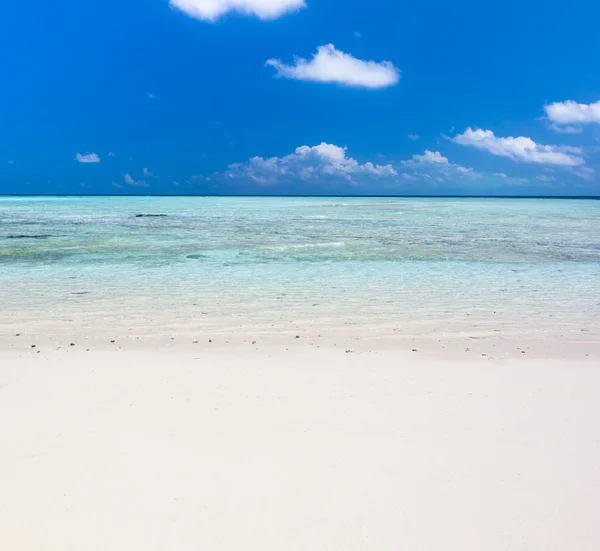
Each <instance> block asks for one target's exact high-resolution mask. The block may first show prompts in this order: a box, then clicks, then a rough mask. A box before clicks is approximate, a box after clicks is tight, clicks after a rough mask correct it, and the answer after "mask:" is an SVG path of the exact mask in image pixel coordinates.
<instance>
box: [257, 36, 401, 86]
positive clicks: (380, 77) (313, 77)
mask: <svg viewBox="0 0 600 551" xmlns="http://www.w3.org/2000/svg"><path fill="white" fill-rule="evenodd" d="M266 64H267V65H268V66H271V67H274V68H275V70H276V71H277V76H279V77H284V78H290V79H295V80H308V81H313V82H328V83H336V84H342V85H344V86H351V87H355V88H387V87H389V86H393V85H394V84H396V83H397V82H398V81H399V80H400V71H399V70H398V69H397V68H396V67H394V65H393V64H392V63H391V62H389V61H381V62H376V61H363V60H362V59H357V58H355V57H353V56H351V55H350V54H346V53H344V52H342V51H340V50H336V48H335V46H334V45H333V44H326V45H325V46H320V47H319V48H317V53H316V54H315V55H314V56H313V57H312V59H310V60H306V59H303V58H301V57H295V59H294V64H292V65H286V64H285V63H283V62H282V61H281V60H279V59H269V60H268V61H267V62H266Z"/></svg>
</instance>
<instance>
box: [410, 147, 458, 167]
mask: <svg viewBox="0 0 600 551" xmlns="http://www.w3.org/2000/svg"><path fill="white" fill-rule="evenodd" d="M415 163H416V164H440V165H447V164H449V161H448V159H447V158H446V157H444V156H443V155H442V154H441V153H440V152H439V151H429V149H426V150H425V153H424V154H423V155H413V156H412V159H411V160H410V161H404V164H415Z"/></svg>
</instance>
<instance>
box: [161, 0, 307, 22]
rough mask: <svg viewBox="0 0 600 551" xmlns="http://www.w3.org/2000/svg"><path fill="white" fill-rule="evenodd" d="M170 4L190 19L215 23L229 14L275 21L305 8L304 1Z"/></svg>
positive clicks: (173, 0)
mask: <svg viewBox="0 0 600 551" xmlns="http://www.w3.org/2000/svg"><path fill="white" fill-rule="evenodd" d="M170 4H171V6H172V7H174V8H176V9H178V10H180V11H182V12H183V13H185V14H187V15H189V16H190V17H195V18H196V19H203V20H205V21H215V20H216V19H218V18H219V17H221V16H222V15H225V14H226V13H229V12H237V13H241V14H243V15H251V16H254V17H258V18H259V19H277V18H278V17H281V16H282V15H284V14H286V13H289V12H292V11H296V10H299V9H301V8H303V7H304V6H306V3H305V0H170Z"/></svg>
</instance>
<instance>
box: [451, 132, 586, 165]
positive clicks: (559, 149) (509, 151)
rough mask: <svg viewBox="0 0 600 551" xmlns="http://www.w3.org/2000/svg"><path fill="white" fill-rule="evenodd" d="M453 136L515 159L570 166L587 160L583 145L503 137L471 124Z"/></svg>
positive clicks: (454, 140) (456, 141) (468, 143)
mask: <svg viewBox="0 0 600 551" xmlns="http://www.w3.org/2000/svg"><path fill="white" fill-rule="evenodd" d="M451 140H452V141H453V142H455V143H457V144H460V145H466V146H470V147H474V148H476V149H481V150H484V151H488V152H489V153H491V154H492V155H498V156H501V157H508V158H510V159H512V160H513V161H521V162H525V163H536V164H547V165H559V166H567V167H569V166H571V167H572V166H578V165H582V164H584V163H585V161H584V160H583V158H582V157H581V154H582V150H581V148H579V147H569V146H558V145H542V144H538V143H536V142H534V141H533V140H532V139H531V138H526V137H524V136H519V137H516V138H513V137H508V138H499V137H497V136H495V135H494V133H493V132H492V131H491V130H481V129H476V130H473V129H471V128H467V130H466V131H465V132H464V133H463V134H458V135H457V136H455V137H454V138H451Z"/></svg>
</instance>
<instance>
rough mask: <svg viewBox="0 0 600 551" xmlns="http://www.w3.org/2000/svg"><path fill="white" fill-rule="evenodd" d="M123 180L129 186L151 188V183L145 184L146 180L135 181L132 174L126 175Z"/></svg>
mask: <svg viewBox="0 0 600 551" xmlns="http://www.w3.org/2000/svg"><path fill="white" fill-rule="evenodd" d="M123 178H124V180H125V183H126V184H127V185H128V186H136V187H150V184H149V183H147V182H145V181H144V180H135V179H134V178H132V177H131V174H125V176H124V177H123Z"/></svg>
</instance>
